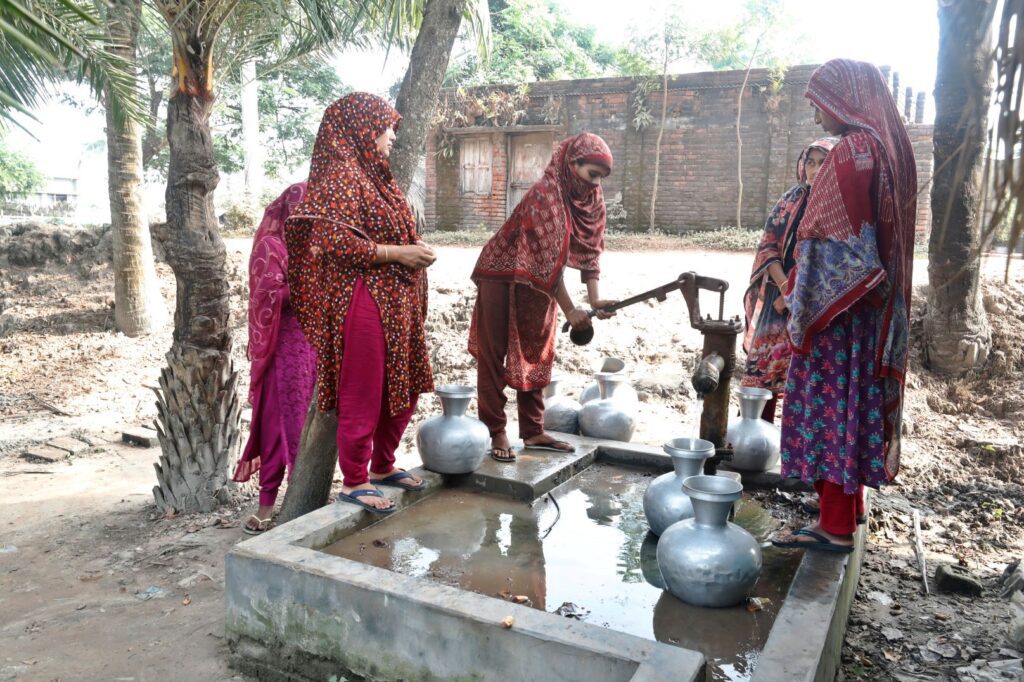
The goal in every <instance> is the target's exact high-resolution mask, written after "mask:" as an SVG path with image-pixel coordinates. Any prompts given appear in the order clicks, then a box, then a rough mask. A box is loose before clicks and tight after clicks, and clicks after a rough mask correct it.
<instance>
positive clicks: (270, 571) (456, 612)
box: [225, 438, 706, 682]
mask: <svg viewBox="0 0 1024 682" xmlns="http://www.w3.org/2000/svg"><path fill="white" fill-rule="evenodd" d="M573 440H575V441H578V443H577V445H578V447H579V446H580V445H583V446H589V447H584V448H582V449H584V450H588V451H589V452H583V453H581V457H580V458H577V459H574V460H570V461H568V462H567V463H566V467H565V468H564V470H563V471H562V472H561V473H559V472H555V473H553V474H552V475H550V476H547V477H545V479H544V480H543V481H541V483H542V487H543V486H549V487H548V489H550V488H553V487H555V485H557V484H558V483H560V482H561V481H562V480H564V479H565V478H568V477H570V476H571V475H574V474H575V473H576V472H577V471H578V470H582V469H583V468H586V466H588V465H589V464H590V463H591V462H592V461H593V460H594V458H595V456H596V450H597V449H598V448H597V446H599V445H605V444H604V443H601V442H600V441H593V440H592V439H583V438H578V439H573ZM632 447H635V446H627V447H625V448H624V449H625V450H631V449H632ZM612 448H613V449H616V450H618V449H621V448H620V447H619V446H618V445H614V446H612ZM639 449H640V450H641V452H640V453H639V454H641V455H642V456H643V457H644V458H646V457H647V455H649V454H651V453H650V452H647V451H649V450H654V449H652V448H643V447H641V448H639ZM654 454H655V455H657V456H658V457H665V456H664V455H660V453H657V451H656V450H654ZM619 456H620V457H621V458H623V459H625V457H624V453H620V454H619ZM665 459H666V460H667V459H668V458H667V457H665ZM584 461H585V462H586V464H583V462H584ZM617 461H622V460H621V459H620V460H617ZM633 463H634V464H636V463H638V462H636V460H634V462H633ZM639 463H640V464H641V465H642V461H641V462H639ZM414 471H415V473H416V474H417V475H420V476H423V477H424V478H426V480H427V481H428V484H429V488H428V490H427V491H424V492H418V493H410V492H406V491H402V490H398V489H388V490H387V491H386V493H385V494H386V495H387V496H388V497H389V498H391V499H392V500H394V501H395V503H396V504H397V505H398V506H399V507H400V508H401V507H406V506H409V505H410V504H414V503H415V502H416V501H418V500H420V499H423V498H424V497H425V496H429V495H430V494H432V493H433V492H437V491H438V490H440V489H441V487H442V484H443V479H442V477H440V476H437V475H436V474H432V473H430V472H427V471H424V470H421V469H417V470H414ZM539 494H543V492H541V493H539ZM374 520H376V519H375V517H372V516H370V514H369V513H366V512H363V511H362V510H360V509H359V508H358V507H355V506H353V505H346V504H332V505H328V506H326V507H324V508H322V509H319V510H317V511H315V512H313V513H311V514H307V515H306V516H303V517H301V518H299V519H296V520H294V521H292V522H290V523H287V524H283V525H282V526H279V527H277V528H274V529H273V530H271V531H268V532H267V533H265V534H264V535H261V536H257V537H255V538H252V539H251V540H247V541H245V542H243V543H241V544H239V545H237V546H236V547H235V548H234V549H233V550H232V551H231V552H230V553H229V554H228V556H227V558H226V562H225V588H226V589H225V593H226V594H225V596H226V599H225V601H226V622H225V630H226V634H227V640H228V645H229V648H230V650H231V652H232V660H233V663H234V664H235V665H236V667H239V668H240V669H246V670H248V671H250V672H255V673H258V677H259V679H271V680H302V679H312V678H308V677H306V674H305V673H306V672H307V671H308V672H310V673H312V674H313V675H319V674H321V673H322V672H324V671H325V670H327V669H330V666H331V665H332V664H333V665H337V666H340V667H343V668H345V670H346V671H347V672H348V673H350V674H351V673H355V674H357V675H364V676H369V677H372V678H374V679H411V678H410V677H409V676H410V675H411V676H413V677H414V678H415V679H424V680H426V679H451V680H455V679H502V680H514V679H523V680H534V679H542V678H543V673H541V672H540V670H537V669H533V670H528V668H529V667H530V663H529V662H530V661H535V662H538V665H541V666H545V667H547V670H548V672H549V671H550V667H549V666H550V665H552V664H557V660H545V657H543V656H539V655H538V654H539V653H541V652H542V651H543V650H544V649H548V650H549V653H550V654H552V655H553V656H554V658H555V659H557V658H563V657H564V658H565V659H566V660H573V661H577V665H580V664H579V661H581V660H582V661H583V662H584V663H582V668H583V669H581V670H579V671H578V672H581V673H582V674H583V676H582V677H581V678H580V679H584V680H587V681H588V682H599V681H600V680H604V679H607V680H616V681H618V680H627V679H629V680H630V682H656V681H660V680H670V679H671V680H681V681H683V682H688V681H690V680H692V681H694V682H696V681H697V680H703V679H704V677H705V674H706V673H705V663H704V657H703V656H702V655H701V654H700V653H699V652H697V651H692V650H688V649H683V648H680V647H675V646H670V645H666V644H661V643H658V642H651V641H649V640H646V639H643V638H639V637H635V636H632V635H627V634H625V633H619V632H615V631H612V630H608V629H606V628H602V627H600V626H597V625H591V624H588V623H579V622H566V620H565V619H564V618H562V617H560V616H555V615H553V614H549V613H541V612H538V611H536V610H534V609H532V608H529V607H526V606H521V605H517V604H508V603H506V602H502V601H500V600H497V599H494V598H491V597H486V596H483V595H477V594H475V593H471V592H466V591H464V590H459V589H458V588H454V587H449V586H445V585H438V584H432V583H427V582H426V581H423V580H419V579H414V578H409V577H408V576H402V575H399V574H396V573H393V572H391V571H387V570H385V569H380V568H376V567H373V566H368V565H365V564H360V563H358V562H353V561H348V560H345V559H342V558H340V557H334V556H331V555H328V554H324V553H322V552H320V551H318V550H317V549H314V548H319V547H323V546H325V545H327V544H330V543H331V542H333V541H334V540H336V539H337V538H339V537H341V536H344V535H346V534H347V533H350V532H352V531H354V530H356V529H358V528H362V527H365V526H367V525H369V524H370V523H372V522H373V521H374ZM289 593H290V594H289ZM381 600H382V601H381ZM352 605H362V607H363V608H366V609H368V610H370V611H371V612H372V613H374V614H375V615H377V616H378V617H382V616H383V615H385V614H387V613H388V612H391V613H392V614H393V613H398V614H400V615H399V616H398V617H397V618H395V617H394V616H392V618H391V622H390V623H389V627H390V628H391V630H390V631H389V635H390V636H391V638H392V641H396V642H410V643H413V644H414V646H413V647H412V651H415V650H417V649H418V650H420V654H419V656H418V657H413V658H405V659H404V660H402V659H401V657H400V656H399V657H396V659H395V660H393V661H388V662H387V663H385V662H382V661H379V660H365V659H363V658H359V657H358V656H352V655H351V654H350V651H351V650H354V649H359V648H361V647H362V648H366V649H370V648H372V645H371V644H370V643H369V642H362V643H359V642H355V643H353V646H348V647H346V646H345V641H346V640H348V641H351V638H353V637H354V638H355V639H357V640H358V639H359V637H361V636H365V635H363V634H362V633H361V629H360V628H358V627H352V626H351V623H348V624H347V627H346V624H345V623H344V622H341V621H343V620H344V615H343V612H344V611H345V609H346V608H348V610H349V611H351V612H352V613H351V614H350V615H349V617H350V618H352V619H354V621H355V622H357V623H358V622H360V621H361V617H360V616H359V614H358V613H357V612H355V611H352V609H353V608H354V607H353V606H352ZM382 606H383V607H382ZM395 607H397V608H395ZM509 615H512V616H513V617H514V619H515V624H514V626H513V628H511V629H507V628H504V627H503V626H502V620H504V619H505V618H506V617H507V616H509ZM280 621H284V623H281V622H280ZM438 621H444V623H443V627H442V628H440V629H438V628H437V627H436V626H437V625H439V624H440V623H439V622H438ZM428 624H429V625H428ZM308 627H312V628H314V629H317V628H319V629H321V630H323V629H326V630H327V631H328V632H330V637H327V638H326V639H325V638H323V637H321V640H322V641H320V642H317V641H316V639H317V638H316V637H313V636H309V633H308V632H306V630H305V629H306V628H308ZM296 628H298V630H300V631H301V632H283V631H282V630H289V629H296ZM460 628H466V632H465V633H463V634H461V635H459V634H458V631H459V630H460ZM403 630H404V631H405V632H404V633H403V632H402V631H403ZM438 632H440V633H443V634H442V636H446V637H448V638H449V639H451V638H452V637H454V638H455V639H454V640H453V641H454V642H457V643H460V644H462V646H453V647H450V649H451V650H453V651H454V650H459V649H467V648H468V649H475V648H477V647H473V646H472V642H473V640H474V639H477V640H478V644H479V646H484V645H486V646H493V644H494V643H496V642H500V643H501V644H500V648H501V649H502V650H504V651H506V654H505V655H513V654H514V655H513V657H512V658H510V659H508V660H518V661H525V663H522V666H525V668H524V669H523V670H521V671H520V672H521V673H522V676H521V677H516V676H514V675H512V676H510V671H509V670H507V669H502V670H500V672H499V671H497V670H492V671H489V673H490V674H488V673H487V672H485V673H484V676H483V677H480V676H479V675H478V674H474V673H468V674H467V672H466V671H467V670H472V669H473V664H474V663H476V661H477V659H478V657H479V658H482V657H483V656H482V654H483V653H484V652H483V651H470V652H469V654H468V655H469V656H471V658H470V660H469V661H466V662H464V667H463V668H461V669H457V670H448V671H445V672H444V673H443V674H440V675H438V674H436V673H435V672H430V671H427V670H425V669H424V667H423V665H424V659H423V650H424V649H423V646H425V645H422V644H421V643H422V639H423V638H428V639H431V640H435V639H437V637H438ZM343 633H346V634H347V637H344V636H342V634H343ZM452 633H456V634H455V635H453V634H452ZM378 634H379V633H378ZM376 643H377V644H379V641H378V642H376ZM517 643H518V644H517ZM510 647H511V650H509V648H510ZM516 650H518V651H516ZM403 651H404V647H403ZM558 652H562V653H561V654H559V653H558ZM551 657H552V656H549V657H548V658H551ZM581 657H582V658H581ZM445 663H447V661H445V662H442V663H440V668H438V662H437V660H434V669H435V670H441V669H444V667H445ZM623 663H626V664H627V665H628V666H629V667H630V668H631V669H632V670H633V672H632V673H631V675H626V674H623V673H624V672H625V670H624V669H623V668H622V667H621V666H622V664H623ZM602 673H603V674H602ZM613 673H614V676H611V677H610V676H609V675H610V674H613ZM496 674H497V675H498V676H497V677H495V675H496ZM538 674H540V677H538ZM567 679H568V678H567Z"/></svg>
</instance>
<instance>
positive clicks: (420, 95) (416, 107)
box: [390, 0, 466, 192]
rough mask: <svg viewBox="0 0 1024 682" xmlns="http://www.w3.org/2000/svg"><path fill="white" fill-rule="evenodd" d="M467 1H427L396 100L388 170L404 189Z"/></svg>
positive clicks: (431, 113) (432, 112)
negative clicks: (397, 122)
mask: <svg viewBox="0 0 1024 682" xmlns="http://www.w3.org/2000/svg"><path fill="white" fill-rule="evenodd" d="M465 6H466V0H427V4H426V7H424V8H423V22H422V23H421V24H420V31H419V33H418V34H417V35H416V43H415V44H414V45H413V48H412V55H411V56H410V58H409V68H408V70H407V71H406V72H405V78H403V79H402V87H401V89H400V90H399V91H398V98H397V99H396V100H395V108H396V109H398V113H400V114H401V115H402V130H401V134H399V136H398V139H396V140H395V146H394V148H393V149H392V150H391V162H390V165H391V172H392V174H394V176H395V180H396V181H397V182H398V186H399V187H401V188H402V191H403V192H407V191H408V190H409V185H410V183H411V182H412V177H413V175H414V174H415V172H416V166H417V164H418V163H419V161H420V157H421V156H422V155H423V146H424V143H425V141H426V139H427V131H428V130H429V129H430V122H431V119H433V118H434V110H435V109H436V108H437V99H438V96H439V95H440V92H441V83H442V82H443V81H444V74H445V72H446V71H448V60H449V58H450V57H451V54H452V46H453V45H455V37H456V36H457V35H458V33H459V25H460V24H461V23H462V11H463V9H464V8H465Z"/></svg>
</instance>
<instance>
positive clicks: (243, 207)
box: [220, 195, 261, 235]
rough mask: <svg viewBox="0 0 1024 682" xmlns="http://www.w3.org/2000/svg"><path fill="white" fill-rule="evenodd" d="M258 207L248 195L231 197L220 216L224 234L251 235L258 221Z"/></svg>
mask: <svg viewBox="0 0 1024 682" xmlns="http://www.w3.org/2000/svg"><path fill="white" fill-rule="evenodd" d="M260 213H261V211H260V208H259V207H258V206H257V205H256V202H255V201H254V200H253V199H252V197H249V196H248V195H243V196H241V197H238V198H232V199H231V200H229V201H228V203H227V205H226V206H225V207H224V212H223V213H222V214H221V216H220V224H221V229H222V231H223V232H224V233H226V234H241V235H251V234H253V233H255V232H256V226H257V225H259V222H260Z"/></svg>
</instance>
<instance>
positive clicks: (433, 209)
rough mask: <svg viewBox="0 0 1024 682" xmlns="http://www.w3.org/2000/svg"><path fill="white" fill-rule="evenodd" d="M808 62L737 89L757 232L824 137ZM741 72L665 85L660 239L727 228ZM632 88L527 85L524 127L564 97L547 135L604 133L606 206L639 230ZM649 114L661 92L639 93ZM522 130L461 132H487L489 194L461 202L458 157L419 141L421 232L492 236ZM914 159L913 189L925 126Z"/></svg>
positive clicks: (624, 83)
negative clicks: (614, 206) (423, 168)
mask: <svg viewBox="0 0 1024 682" xmlns="http://www.w3.org/2000/svg"><path fill="white" fill-rule="evenodd" d="M813 70H814V67H813V66H799V67H794V68H792V69H790V71H789V72H788V73H787V75H786V79H785V82H784V85H783V87H782V89H781V91H780V92H779V93H778V94H777V95H775V96H771V95H770V94H769V92H768V88H767V86H768V73H767V72H766V71H763V70H754V71H751V74H750V79H749V81H748V86H747V88H746V89H745V90H744V91H743V105H742V110H743V111H742V114H743V115H742V120H741V125H740V140H741V142H742V159H743V174H742V179H743V202H742V212H741V217H742V221H743V225H744V226H745V227H754V226H760V225H762V224H763V223H764V220H765V216H766V214H767V213H768V211H769V210H770V209H771V207H772V206H773V205H774V204H775V202H776V201H777V200H778V198H779V196H780V195H781V194H782V193H783V192H785V191H786V189H788V188H789V187H790V186H792V185H793V183H794V182H795V181H796V178H795V175H796V159H797V156H799V154H800V152H801V150H802V149H803V148H804V147H806V146H807V145H808V144H809V143H811V142H812V141H814V140H815V139H817V138H818V137H821V136H822V135H824V133H823V132H822V130H821V128H820V127H819V126H817V125H815V123H814V114H813V110H812V108H811V106H810V103H809V102H808V100H807V99H806V98H805V97H804V96H803V93H804V89H805V86H806V84H807V78H808V77H809V76H810V74H811V72H812V71H813ZM743 75H744V74H743V72H742V71H717V72H707V73H694V74H684V75H680V76H676V77H673V78H672V79H671V80H670V82H669V92H668V110H667V119H666V122H665V131H664V135H663V137H662V143H661V164H660V172H659V180H658V203H657V212H656V218H655V228H656V229H659V230H664V231H669V232H679V231H682V230H691V229H713V228H717V227H720V226H723V225H735V224H736V203H737V196H738V192H739V183H738V181H737V159H738V153H739V150H740V146H739V145H738V144H737V139H736V107H737V95H738V93H739V90H740V86H741V84H742V82H743ZM633 88H634V82H633V80H632V79H629V78H600V79H588V80H577V81H552V82H543V83H534V84H531V86H530V104H529V108H528V111H527V115H526V118H525V119H524V120H523V122H522V124H521V125H524V126H530V125H538V124H542V123H543V122H544V121H543V113H542V111H543V108H544V106H545V105H546V104H547V102H548V100H549V98H551V97H554V98H557V99H561V100H562V117H561V122H560V123H559V124H558V125H557V126H555V127H554V130H553V131H552V132H553V134H554V138H555V140H556V141H557V140H560V139H563V138H565V137H568V136H570V135H575V134H577V133H580V132H584V131H589V132H593V133H597V134H598V135H600V136H601V137H603V138H604V139H605V140H606V141H607V142H608V145H609V146H610V147H611V149H612V153H613V154H614V155H615V171H614V173H613V174H612V175H611V177H609V178H608V179H607V180H606V181H605V185H604V187H605V197H606V199H607V200H609V201H611V200H620V201H621V202H622V206H623V208H624V209H625V211H626V216H627V217H626V226H627V227H628V228H630V229H645V228H646V227H647V225H648V217H649V211H650V197H651V188H652V187H653V183H654V150H655V145H656V142H657V136H658V126H657V124H654V125H651V126H649V127H648V128H646V129H645V130H643V131H642V132H637V131H636V130H635V128H634V127H633V125H632V111H631V108H630V105H629V102H630V98H631V93H632V91H633ZM648 101H649V105H648V106H649V108H650V110H651V112H652V113H653V114H654V116H655V117H656V118H657V117H659V116H660V113H661V105H662V96H661V91H660V90H659V91H657V92H654V93H651V95H649V97H648ZM527 129H529V128H520V127H510V128H474V129H472V131H466V130H463V131H459V133H460V136H461V135H462V134H465V133H467V132H473V133H475V134H483V135H487V136H489V137H490V139H491V143H492V149H493V166H492V188H491V194H490V195H489V196H483V195H463V194H462V193H461V189H460V181H459V170H460V169H459V155H458V150H457V149H456V151H455V154H454V155H453V157H452V158H449V159H444V158H440V157H437V156H436V155H435V154H434V152H435V151H436V145H435V139H434V136H433V135H431V136H430V139H429V140H428V146H427V151H428V157H427V159H428V163H427V197H428V198H427V207H426V212H427V225H428V228H432V229H441V230H455V229H475V228H478V227H480V226H485V227H486V228H488V229H491V230H494V229H497V228H498V227H499V226H500V225H501V223H502V222H503V220H504V218H505V215H506V202H507V163H508V160H507V159H508V148H509V142H508V138H509V135H508V134H509V133H514V132H516V131H517V130H527ZM908 129H909V130H910V136H911V140H912V141H913V143H914V150H915V154H916V156H917V159H918V178H919V183H922V184H923V183H925V182H926V181H927V180H928V179H929V178H930V176H931V157H932V147H931V136H932V129H931V126H930V125H923V124H911V125H910V126H908ZM918 216H919V221H918V229H927V227H928V224H929V219H930V211H929V207H928V192H927V191H925V192H923V193H922V194H921V195H920V196H919V209H918Z"/></svg>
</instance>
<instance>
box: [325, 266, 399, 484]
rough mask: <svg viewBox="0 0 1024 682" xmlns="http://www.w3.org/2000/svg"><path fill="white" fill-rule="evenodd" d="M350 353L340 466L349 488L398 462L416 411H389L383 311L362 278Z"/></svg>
mask: <svg viewBox="0 0 1024 682" xmlns="http://www.w3.org/2000/svg"><path fill="white" fill-rule="evenodd" d="M342 338H343V342H344V349H345V353H344V355H343V357H342V361H341V371H340V372H338V464H339V465H340V466H341V473H342V480H343V483H344V484H345V485H346V486H349V487H353V486H357V485H362V484H364V483H366V482H367V481H368V480H369V475H368V474H367V464H369V465H370V469H371V470H372V471H373V472H374V473H375V474H386V473H388V472H389V471H391V470H392V469H393V468H394V466H395V450H396V449H398V443H399V441H400V440H401V439H402V434H403V433H405V428H406V427H407V426H408V425H409V420H410V419H412V415H413V413H414V412H415V411H416V399H415V398H414V399H413V401H412V406H411V407H409V409H407V410H403V411H402V412H399V413H398V414H396V415H391V414H390V413H389V412H388V401H387V391H386V390H385V388H386V386H387V370H386V369H385V365H384V361H385V358H386V354H387V348H386V346H385V345H384V327H383V326H382V325H381V322H380V310H379V309H378V308H377V304H376V303H374V301H373V298H371V296H370V292H369V291H367V290H366V286H365V285H364V284H363V280H361V279H359V280H356V286H355V289H354V290H353V292H352V303H351V304H349V307H348V313H347V314H346V316H345V329H344V332H343V335H342Z"/></svg>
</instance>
